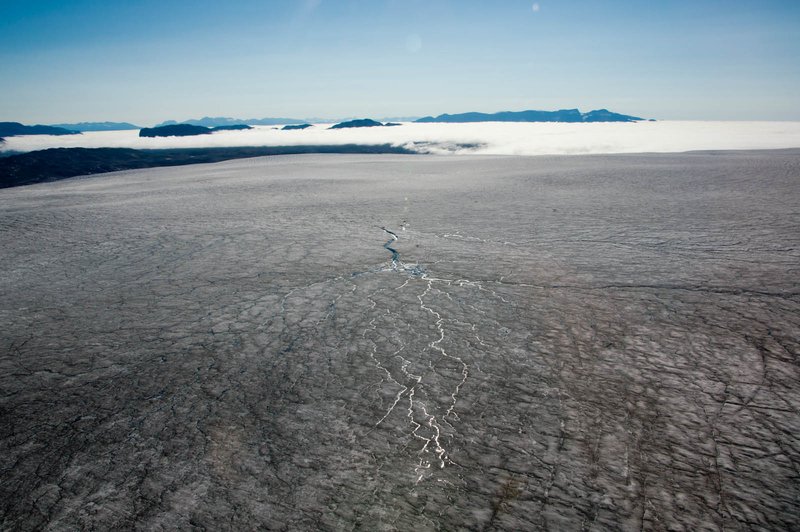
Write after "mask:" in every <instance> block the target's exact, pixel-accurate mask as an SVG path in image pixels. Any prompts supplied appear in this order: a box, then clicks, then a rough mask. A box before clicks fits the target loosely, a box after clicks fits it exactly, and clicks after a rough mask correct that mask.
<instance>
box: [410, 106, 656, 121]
mask: <svg viewBox="0 0 800 532" xmlns="http://www.w3.org/2000/svg"><path fill="white" fill-rule="evenodd" d="M642 120H644V118H639V117H638V116H631V115H623V114H620V113H613V112H611V111H609V110H608V109H596V110H594V111H589V112H588V113H581V112H580V111H579V110H578V109H560V110H558V111H533V110H529V111H501V112H499V113H478V112H470V113H460V114H453V115H451V114H443V115H439V116H437V117H433V116H426V117H424V118H420V119H419V120H417V122H423V123H426V122H451V123H463V122H639V121H642Z"/></svg>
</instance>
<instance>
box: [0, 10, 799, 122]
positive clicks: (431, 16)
mask: <svg viewBox="0 0 800 532" xmlns="http://www.w3.org/2000/svg"><path fill="white" fill-rule="evenodd" d="M0 95H1V96H0V121H2V120H15V121H22V122H25V123H56V122H72V121H99V120H115V121H116V120H126V121H132V122H135V123H137V124H140V125H149V124H152V123H155V122H159V121H161V120H166V119H179V120H180V119H187V118H193V117H200V116H204V115H211V116H235V117H240V118H254V117H255V118H260V117H267V116H288V117H299V118H303V117H330V118H335V117H347V116H370V117H386V116H409V115H416V116H422V115H426V114H439V113H444V112H450V113H453V112H463V111H471V110H478V111H487V112H491V111H500V110H523V109H545V110H552V109H558V108H573V107H578V108H580V109H581V110H584V111H586V110H590V109H595V108H599V107H606V108H609V109H611V110H614V111H618V112H622V113H627V114H634V115H640V116H645V117H653V118H659V119H712V120H717V119H721V120H737V119H744V120H754V119H755V120H758V119H765V120H776V119H784V120H785V119H792V120H800V0H749V1H739V0H726V1H722V0H719V1H717V0H653V1H647V0H540V1H538V2H536V3H534V2H532V1H518V0H498V1H495V2H489V1H485V2H478V1H470V0H369V1H368V0H339V1H335V0H278V1H255V0H244V1H233V0H231V1H227V2H222V1H214V2H211V1H205V0H191V1H189V0H186V1H184V0H176V1H170V0H141V1H137V0H130V1H115V0H103V1H99V0H60V1H37V0H0Z"/></svg>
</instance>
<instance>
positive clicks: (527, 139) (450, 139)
mask: <svg viewBox="0 0 800 532" xmlns="http://www.w3.org/2000/svg"><path fill="white" fill-rule="evenodd" d="M329 127H330V126H329V124H318V125H315V126H314V127H312V128H308V129H305V130H299V131H281V130H280V129H278V128H275V127H272V126H257V127H255V128H254V129H251V130H246V131H220V132H217V133H214V134H212V135H199V136H194V137H164V138H140V137H139V136H138V131H109V132H86V133H83V134H81V135H72V136H58V137H56V136H48V135H38V136H21V137H12V138H8V139H6V142H5V144H4V145H2V149H3V150H13V151H33V150H40V149H45V148H55V147H65V148H71V147H84V148H99V147H125V148H139V149H154V148H210V147H231V146H294V145H318V144H326V145H338V144H392V145H396V146H404V147H407V148H410V149H414V150H417V151H420V152H429V153H478V154H502V155H545V154H597V153H641V152H682V151H691V150H734V149H773V148H793V147H800V122H677V121H666V122H638V123H594V124H569V123H500V122H483V123H468V124H443V123H442V124H417V123H406V124H403V125H401V126H397V127H372V128H354V129H336V130H331V129H328V128H329Z"/></svg>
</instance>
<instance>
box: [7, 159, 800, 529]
mask: <svg viewBox="0 0 800 532" xmlns="http://www.w3.org/2000/svg"><path fill="white" fill-rule="evenodd" d="M798 201H800V152H797V151H776V152H749V153H748V152H727V153H725V152H722V153H713V154H703V153H693V154H681V155H645V156H631V155H627V156H583V157H538V158H526V157H489V156H484V157H474V158H473V157H470V158H466V157H465V158H446V157H443V158H439V157H427V156H350V155H348V156H337V155H331V156H291V157H272V158H259V159H251V160H239V161H231V162H226V163H220V164H215V165H202V166H190V167H179V168H170V169H150V170H144V171H132V172H121V173H116V174H109V175H102V176H95V177H92V178H86V179H72V180H66V181H61V182H57V183H52V184H46V185H37V186H30V187H21V188H18V189H8V190H3V191H1V192H0V228H1V229H2V231H0V250H2V251H0V318H1V319H2V323H3V328H2V330H1V331H0V342H2V343H0V369H2V371H0V383H2V384H1V386H0V391H1V392H2V394H1V396H2V399H0V420H1V421H2V422H0V431H1V432H0V438H2V439H1V440H0V460H1V462H0V464H1V465H0V471H2V472H0V495H2V496H1V497H0V516H2V517H1V518H0V519H2V520H1V521H0V522H1V523H2V525H1V526H2V528H3V529H15V530H26V529H39V528H49V529H53V530H61V529H90V528H98V529H130V528H146V529H176V528H181V529H186V528H207V529H255V528H259V527H262V528H265V529H301V530H342V529H366V530H454V529H459V528H462V529H476V530H481V529H508V530H523V529H554V530H560V529H567V530H575V529H579V528H585V529H596V530H604V529H619V528H623V529H630V528H647V529H656V530H659V529H689V530H696V529H723V528H724V529H752V528H767V529H792V528H797V527H798V526H800V523H799V522H798V517H797V516H798V515H800V502H798V501H800V483H798V482H797V477H798V470H799V469H800V445H798V440H797V437H796V435H797V434H798V433H800V415H799V414H798V409H799V408H800V389H799V388H798V386H799V384H798V377H800V372H798V360H797V353H798V338H800V317H799V316H800V290H799V287H798V266H797V265H798V264H799V263H800V251H798V250H800V220H798V213H797V204H798ZM387 239H388V241H387Z"/></svg>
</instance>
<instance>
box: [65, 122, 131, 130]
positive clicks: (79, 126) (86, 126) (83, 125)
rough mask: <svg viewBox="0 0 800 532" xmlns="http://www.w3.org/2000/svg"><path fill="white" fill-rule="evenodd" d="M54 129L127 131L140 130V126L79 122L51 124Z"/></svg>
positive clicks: (127, 123)
mask: <svg viewBox="0 0 800 532" xmlns="http://www.w3.org/2000/svg"><path fill="white" fill-rule="evenodd" d="M51 126H52V127H60V128H64V129H69V130H71V131H79V132H83V131H127V130H131V129H140V128H139V126H136V125H134V124H131V123H129V122H78V123H76V124H51Z"/></svg>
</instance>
